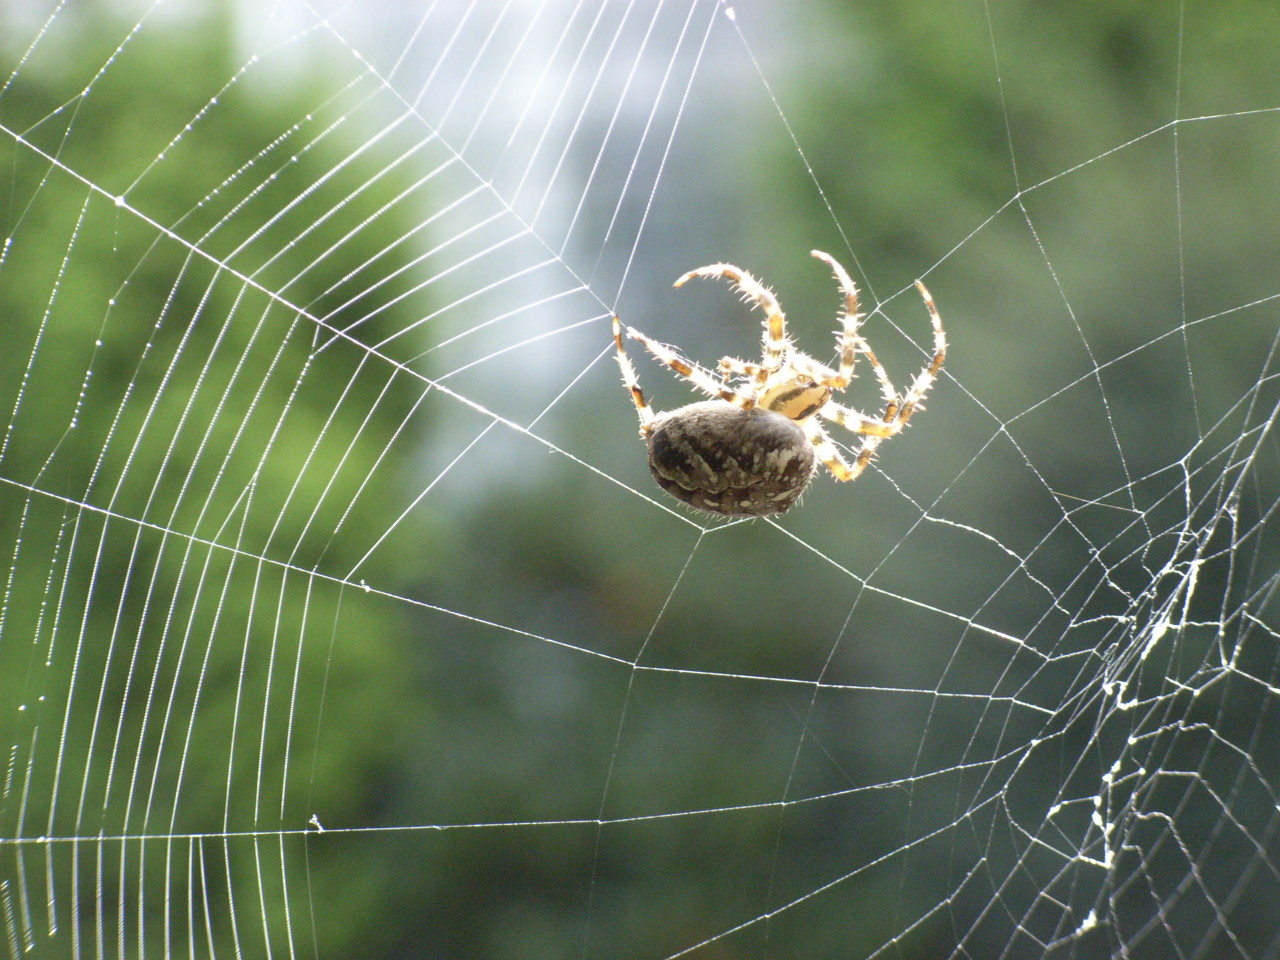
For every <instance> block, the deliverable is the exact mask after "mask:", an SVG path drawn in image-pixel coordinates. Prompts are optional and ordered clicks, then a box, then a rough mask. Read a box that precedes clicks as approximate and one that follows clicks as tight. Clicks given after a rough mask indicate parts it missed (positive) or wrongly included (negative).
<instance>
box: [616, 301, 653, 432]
mask: <svg viewBox="0 0 1280 960" xmlns="http://www.w3.org/2000/svg"><path fill="white" fill-rule="evenodd" d="M613 342H614V343H615V344H617V347H618V353H617V360H618V366H619V367H620V368H621V370H622V385H623V386H625V387H626V388H627V392H628V393H630V394H631V402H632V403H634V404H635V405H636V413H638V414H639V416H640V436H642V437H644V436H648V434H649V432H650V431H651V430H653V421H654V420H655V419H656V418H655V417H654V415H653V408H652V407H650V406H649V404H648V403H647V402H646V401H645V399H644V391H643V390H641V389H640V378H639V376H637V374H636V368H635V366H634V365H633V364H632V363H631V358H630V357H628V356H627V349H626V347H624V346H623V345H622V321H621V320H619V319H618V318H617V317H614V318H613Z"/></svg>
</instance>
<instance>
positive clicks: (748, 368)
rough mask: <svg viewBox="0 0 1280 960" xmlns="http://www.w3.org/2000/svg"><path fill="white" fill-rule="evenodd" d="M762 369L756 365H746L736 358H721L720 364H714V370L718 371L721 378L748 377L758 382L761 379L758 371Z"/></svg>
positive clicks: (743, 361)
mask: <svg viewBox="0 0 1280 960" xmlns="http://www.w3.org/2000/svg"><path fill="white" fill-rule="evenodd" d="M762 369H763V368H762V367H761V366H760V364H758V363H747V362H746V361H745V360H739V359H738V358H737V357H722V358H721V360H720V362H719V363H717V364H716V370H717V371H719V373H720V376H722V377H748V378H750V379H752V380H758V379H761V373H760V371H761V370H762ZM766 376H767V374H766Z"/></svg>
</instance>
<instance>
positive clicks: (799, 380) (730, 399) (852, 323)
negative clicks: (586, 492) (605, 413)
mask: <svg viewBox="0 0 1280 960" xmlns="http://www.w3.org/2000/svg"><path fill="white" fill-rule="evenodd" d="M812 255H813V256H815V257H817V258H818V259H819V260H821V261H822V262H823V263H825V264H827V266H829V267H830V268H831V269H832V271H833V272H834V273H835V279H836V282H837V283H838V284H839V285H840V291H841V292H842V293H843V294H844V311H843V313H842V314H841V316H840V328H839V329H838V330H837V331H836V347H837V351H838V353H839V361H838V366H837V367H836V368H835V369H832V368H831V367H828V366H825V365H823V364H821V363H819V362H818V361H817V360H815V359H813V357H810V356H809V355H808V354H805V353H801V352H800V351H799V350H796V349H795V347H794V346H793V345H792V342H791V338H790V337H788V336H787V329H786V318H785V316H784V315H783V313H782V307H780V306H779V305H778V300H777V298H776V297H775V296H774V295H773V293H772V291H770V290H769V289H768V288H767V287H765V286H764V285H763V284H761V283H760V281H758V280H756V279H755V278H754V277H753V276H751V274H749V273H747V272H746V271H745V270H743V269H741V268H739V267H735V266H733V265H732V264H728V263H713V264H711V265H710V266H706V267H700V268H698V269H697V270H690V271H689V272H688V273H686V274H685V275H684V276H682V277H681V278H680V279H679V280H677V281H676V283H675V285H676V286H677V287H679V286H682V285H683V284H684V283H685V282H686V281H688V280H691V279H692V278H694V277H721V278H723V279H725V280H728V281H729V282H730V283H732V284H733V286H734V287H735V288H736V289H737V290H738V291H739V292H740V293H741V294H742V296H743V299H744V300H747V301H750V302H752V303H754V304H755V305H756V306H758V307H759V308H760V309H761V310H762V311H763V312H764V314H765V321H764V350H763V354H762V357H761V360H760V362H759V363H746V362H744V361H742V360H738V359H736V358H734V357H725V358H724V359H723V360H721V361H720V363H719V365H718V366H717V368H716V369H717V371H718V372H719V375H718V376H717V375H716V374H714V373H712V372H711V371H709V370H706V369H705V368H703V367H700V366H698V364H696V363H693V362H691V361H689V360H686V359H685V358H684V357H682V356H681V355H680V354H679V353H678V352H677V351H676V350H675V349H673V348H672V347H669V346H666V345H664V344H661V343H657V342H656V341H654V340H650V339H649V338H648V337H646V336H645V335H644V334H643V333H640V332H639V331H638V330H635V329H633V328H632V327H628V326H624V325H623V323H622V322H621V321H620V320H619V319H618V318H617V317H614V318H613V339H614V342H615V343H616V344H617V350H618V352H617V358H618V366H619V367H620V368H621V369H622V382H623V384H624V385H625V386H626V388H627V390H628V392H629V393H630V394H631V399H632V401H633V402H634V403H635V405H636V410H637V412H638V413H639V415H640V436H642V437H643V438H644V439H645V441H646V443H647V445H648V451H649V470H650V472H651V473H652V474H653V476H654V479H655V480H657V481H658V485H659V486H660V487H662V488H663V489H664V490H666V491H667V492H668V493H669V494H671V495H672V496H674V497H675V498H676V499H678V500H681V501H683V502H684V503H687V504H689V505H690V506H693V507H696V508H697V509H699V510H705V511H707V512H708V513H714V514H719V515H721V516H726V517H762V516H768V515H771V514H779V513H783V512H785V511H786V510H788V509H789V508H790V507H791V506H792V505H794V504H795V502H796V501H797V500H799V499H800V495H801V494H802V493H804V491H805V488H806V487H808V485H809V481H810V480H812V479H813V475H814V474H815V473H816V472H817V464H818V462H819V461H821V462H822V464H823V465H824V466H825V467H826V468H827V470H829V471H830V472H831V475H832V476H834V477H835V478H836V479H837V480H842V481H845V480H853V479H856V478H857V477H858V475H859V474H861V473H862V471H863V470H865V469H866V467H867V464H869V463H870V462H871V458H872V457H873V456H874V455H875V452H876V449H877V448H878V447H879V446H880V444H881V443H883V442H884V441H885V440H887V439H888V438H890V437H893V436H896V435H897V434H898V433H900V432H901V431H902V429H903V427H905V426H906V425H907V421H908V420H909V419H910V418H911V415H912V414H913V413H914V412H915V411H916V410H917V409H923V407H921V405H920V401H921V400H922V399H924V395H925V394H926V393H927V392H928V390H929V388H930V387H931V386H933V382H934V380H935V379H936V378H937V375H938V371H939V370H941V369H942V363H943V360H944V359H945V358H946V353H947V339H946V335H945V334H944V333H943V330H942V318H941V317H940V316H939V315H938V308H937V307H936V306H935V305H934V302H933V297H931V296H930V295H929V291H928V290H926V289H925V286H924V284H923V283H921V282H920V281H918V280H917V281H916V288H917V289H918V290H919V291H920V295H921V296H922V297H923V298H924V303H925V306H926V307H927V308H928V310H929V316H930V317H931V318H932V321H933V351H934V352H933V360H932V361H931V362H930V363H929V364H928V365H926V366H925V368H924V369H923V370H921V371H920V373H918V374H917V375H916V378H915V380H913V381H912V383H911V386H910V387H909V388H908V389H907V390H906V392H905V393H898V392H897V390H895V389H894V386H893V384H892V383H891V382H890V381H889V375H888V373H887V372H886V371H885V369H884V367H883V366H882V365H881V364H880V361H879V360H877V359H876V355H875V354H874V353H873V352H872V351H871V346H870V345H869V344H868V343H867V341H866V340H865V339H863V337H862V334H861V333H860V332H859V320H861V314H859V312H858V288H857V287H856V286H854V283H853V280H852V279H850V277H849V274H848V272H846V270H845V269H844V267H842V266H841V265H840V264H839V263H838V262H836V260H835V258H834V257H832V256H831V255H830V254H826V253H823V252H822V251H820V250H814V251H812ZM624 329H625V330H626V332H627V334H628V335H629V336H630V337H631V338H632V339H634V340H638V341H639V342H640V343H641V344H642V345H643V346H644V348H645V349H646V350H648V351H649V352H650V353H651V354H653V355H654V356H655V357H656V358H657V359H658V360H660V361H662V362H663V363H665V364H666V365H667V366H669V367H670V368H671V369H672V370H674V371H675V372H676V373H677V374H679V375H680V376H681V377H683V378H684V379H685V380H688V381H689V382H690V383H692V384H693V385H694V386H695V387H697V388H698V389H699V390H701V391H702V392H703V393H706V394H708V395H710V396H711V397H713V398H714V399H712V400H704V401H701V402H698V403H690V404H688V405H686V406H683V407H680V408H678V409H676V410H673V411H671V412H670V413H663V414H655V413H654V412H653V410H652V408H650V406H649V404H648V403H646V402H645V399H644V393H643V391H642V390H641V389H640V382H639V380H638V378H637V376H636V370H635V367H634V366H632V363H631V360H630V359H629V358H628V357H627V352H626V349H625V347H624V346H623V342H622V332H623V330H624ZM858 354H862V355H863V356H865V357H866V358H867V360H868V362H869V363H870V364H871V369H872V370H873V371H874V373H875V375H876V379H877V380H879V381H880V392H881V393H882V394H883V397H884V404H885V405H884V410H883V411H882V412H881V414H880V416H879V417H870V416H867V415H866V414H863V413H859V412H858V411H857V410H854V409H852V408H850V407H846V406H843V405H841V404H839V403H836V402H835V400H833V399H832V395H833V394H834V393H836V392H837V391H840V390H843V389H844V388H845V387H847V386H848V385H849V382H850V380H852V379H853V367H854V361H855V360H856V359H857V356H858ZM733 378H737V379H738V380H739V381H740V382H739V383H738V384H737V385H734V384H733V383H732V382H731V379H733ZM822 419H826V420H830V421H832V422H833V423H838V424H840V426H842V427H845V428H846V429H848V430H851V431H853V432H854V433H857V434H861V435H862V443H861V444H860V445H859V446H858V448H857V449H856V450H855V451H854V459H853V463H852V464H850V463H849V462H848V461H847V460H845V458H844V457H843V456H841V455H840V452H839V451H838V450H837V449H836V447H835V444H833V443H832V442H831V438H830V437H829V436H827V432H826V430H825V429H824V428H823V426H822V422H821V420H822Z"/></svg>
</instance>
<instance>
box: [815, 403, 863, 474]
mask: <svg viewBox="0 0 1280 960" xmlns="http://www.w3.org/2000/svg"><path fill="white" fill-rule="evenodd" d="M801 426H802V427H803V428H804V433H805V436H806V437H808V438H809V443H811V444H812V445H813V452H814V454H815V455H816V456H817V458H818V459H819V460H821V461H822V465H823V466H825V467H826V468H827V469H828V470H830V471H831V475H832V476H833V477H835V478H836V479H837V480H840V481H848V480H852V479H854V478H855V477H857V475H858V474H860V473H861V472H862V467H859V466H857V465H856V464H855V465H854V466H852V467H851V466H849V462H848V461H847V460H845V458H844V457H842V456H840V451H839V450H837V449H836V445H835V444H834V443H832V442H831V438H830V437H828V436H827V431H825V430H823V429H822V424H820V423H819V422H818V418H817V417H811V418H810V419H809V420H807V421H805V422H803V423H801ZM864 466H865V464H864Z"/></svg>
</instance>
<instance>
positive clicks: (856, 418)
mask: <svg viewBox="0 0 1280 960" xmlns="http://www.w3.org/2000/svg"><path fill="white" fill-rule="evenodd" d="M916 289H917V290H919V291H920V296H921V297H923V298H924V303H925V307H926V308H927V309H928V311H929V318H930V321H931V322H932V324H933V351H934V352H933V360H932V361H930V363H929V364H928V365H927V366H926V367H925V368H924V369H923V370H921V371H920V372H919V373H918V374H916V377H915V379H914V380H913V381H912V383H911V386H910V387H909V388H908V389H907V392H906V393H904V394H901V395H899V394H897V393H895V392H894V390H893V387H892V385H891V384H890V383H889V378H888V376H887V375H885V376H880V372H881V371H883V369H884V368H883V367H882V366H881V365H880V361H879V360H877V359H876V357H875V354H873V353H872V352H871V350H870V349H869V348H867V347H865V346H864V347H861V348H860V349H861V351H862V353H864V354H865V355H866V356H867V359H868V361H869V362H870V363H871V365H872V366H873V367H874V368H876V370H877V376H878V377H880V382H881V386H882V387H883V389H884V392H885V396H886V403H885V409H884V413H883V414H882V415H881V418H880V419H879V420H875V419H873V418H871V417H868V416H866V415H865V414H862V413H859V412H858V411H856V410H851V409H849V408H848V407H844V406H841V405H840V404H838V403H835V402H833V401H829V402H828V403H827V404H826V406H824V407H823V408H822V410H821V414H822V416H824V417H826V418H828V419H829V420H833V421H835V422H836V423H838V424H840V425H841V426H843V427H846V428H847V429H849V430H853V431H855V432H856V433H861V434H863V440H862V443H861V445H860V446H859V447H858V455H857V458H856V459H855V460H854V463H853V471H854V476H857V475H858V474H860V473H861V472H862V471H863V470H864V469H865V468H866V466H867V464H868V463H870V462H871V458H872V457H873V456H874V455H875V452H876V448H877V447H879V446H880V444H881V443H883V442H884V441H885V440H887V439H888V438H889V437H892V436H895V435H897V434H898V433H900V432H902V429H903V427H905V426H906V425H907V421H908V420H910V419H911V415H912V414H913V413H915V411H916V410H923V409H924V407H923V406H921V404H920V401H922V400H923V399H924V396H925V394H926V393H928V391H929V388H930V387H932V386H933V384H934V381H935V380H936V379H937V377H938V371H939V370H941V369H942V364H943V362H944V361H945V360H946V358H947V337H946V334H945V333H944V332H943V329H942V317H941V316H940V315H939V314H938V307H937V305H936V304H935V303H934V302H933V297H932V296H931V295H930V293H929V291H928V289H927V288H926V287H925V285H924V284H923V283H921V282H920V281H919V280H917V281H916Z"/></svg>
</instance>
